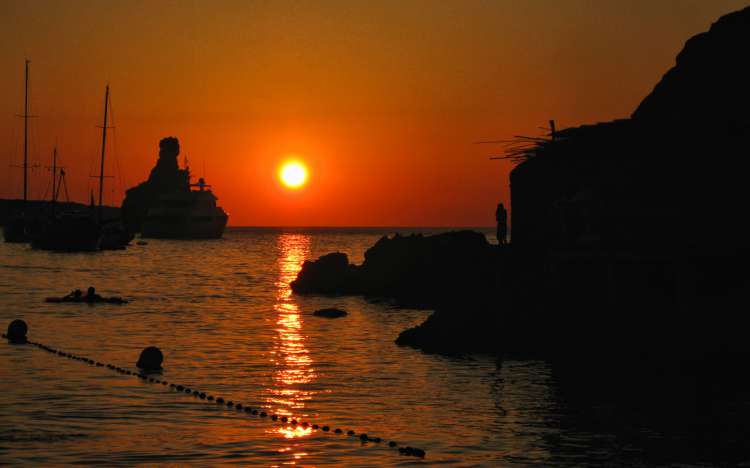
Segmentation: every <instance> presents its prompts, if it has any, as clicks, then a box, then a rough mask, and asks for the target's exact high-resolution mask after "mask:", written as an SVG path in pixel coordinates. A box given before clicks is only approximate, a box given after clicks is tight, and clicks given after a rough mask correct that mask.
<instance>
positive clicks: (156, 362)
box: [2, 320, 427, 458]
mask: <svg viewBox="0 0 750 468" xmlns="http://www.w3.org/2000/svg"><path fill="white" fill-rule="evenodd" d="M27 332H28V326H27V325H26V322H24V321H23V320H14V321H12V322H11V323H10V325H9V326H8V333H7V334H5V333H3V335H2V336H3V338H5V339H7V340H8V341H9V342H10V343H12V344H29V345H32V346H36V347H37V348H39V349H41V350H43V351H46V352H48V353H51V354H53V355H55V356H58V357H64V358H67V359H71V360H74V361H79V362H83V363H84V364H88V365H90V366H94V367H102V368H106V369H108V370H111V371H114V372H117V373H118V374H121V375H129V376H134V377H136V378H138V379H140V380H142V381H144V382H148V383H153V384H158V385H162V386H164V387H167V388H169V389H171V390H174V391H176V392H178V393H184V394H186V395H191V396H193V397H194V398H198V399H200V400H202V401H206V402H209V403H210V402H213V403H215V404H217V405H222V406H225V407H226V408H229V409H234V410H236V411H237V412H244V413H245V414H246V415H252V416H257V417H259V418H261V419H267V420H270V421H272V422H274V423H279V424H280V425H287V424H288V425H291V426H292V427H294V428H297V427H302V428H303V429H307V428H311V429H312V430H316V431H317V430H320V431H323V432H326V433H331V434H337V435H341V434H344V433H345V434H346V435H347V436H349V437H356V438H358V439H359V440H360V441H361V442H362V443H363V444H364V443H366V442H372V443H375V444H381V443H384V442H385V441H384V440H383V439H381V438H380V437H371V436H370V435H368V434H367V433H364V432H363V433H360V434H357V433H356V432H355V431H353V430H345V429H341V428H331V426H327V425H319V424H313V423H311V422H309V421H303V420H301V419H296V418H291V417H289V416H284V415H280V414H276V413H268V412H266V411H263V409H262V408H254V407H252V406H247V405H243V404H242V403H238V402H234V401H232V400H225V399H224V398H223V397H216V396H214V395H211V394H209V393H206V392H201V391H199V390H196V389H194V388H191V387H188V386H186V385H181V384H176V383H174V382H168V381H166V380H163V379H158V378H155V377H154V376H153V374H151V373H149V372H146V371H144V370H141V371H140V372H133V371H131V370H129V369H126V368H123V367H119V366H115V365H114V364H110V363H105V362H101V361H97V360H94V359H91V358H89V357H86V356H78V355H75V354H72V353H68V352H66V351H63V350H61V349H57V348H53V347H51V346H48V345H45V344H42V343H39V342H35V341H30V340H28V339H27V338H26V333H27ZM157 353H158V354H157ZM161 362H162V355H161V351H159V349H158V348H156V347H152V346H151V347H148V348H146V349H144V350H143V352H142V353H141V357H140V358H139V360H138V364H139V366H140V364H141V363H144V364H150V365H147V367H151V368H155V369H160V366H161ZM386 445H387V446H388V447H390V448H392V449H398V452H399V453H400V454H401V455H407V456H413V457H417V458H424V457H425V456H426V455H427V453H426V452H425V451H424V450H422V449H420V448H416V447H411V446H408V445H407V446H402V445H400V444H399V443H398V442H396V441H394V440H391V441H388V442H386Z"/></svg>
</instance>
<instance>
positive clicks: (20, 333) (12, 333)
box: [5, 319, 29, 344]
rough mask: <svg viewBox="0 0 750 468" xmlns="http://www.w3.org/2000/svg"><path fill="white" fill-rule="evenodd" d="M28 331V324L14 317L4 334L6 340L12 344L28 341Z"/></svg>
mask: <svg viewBox="0 0 750 468" xmlns="http://www.w3.org/2000/svg"><path fill="white" fill-rule="evenodd" d="M28 332H29V326H28V325H26V322H24V321H23V320H21V319H15V320H13V321H12V322H10V324H9V325H8V332H7V334H6V335H5V336H6V338H7V339H8V341H10V342H11V343H13V344H23V343H26V342H28V339H27V338H26V333H28Z"/></svg>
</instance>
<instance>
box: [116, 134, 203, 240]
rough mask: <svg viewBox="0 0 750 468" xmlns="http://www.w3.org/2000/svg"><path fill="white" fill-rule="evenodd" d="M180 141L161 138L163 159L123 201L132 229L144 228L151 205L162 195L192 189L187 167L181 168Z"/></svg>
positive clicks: (127, 224)
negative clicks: (179, 159) (179, 157)
mask: <svg viewBox="0 0 750 468" xmlns="http://www.w3.org/2000/svg"><path fill="white" fill-rule="evenodd" d="M179 155H180V142H179V141H178V140H177V138H175V137H167V138H163V139H162V140H161V141H160V142H159V159H158V160H157V161H156V166H154V168H153V169H151V174H150V175H149V177H148V180H147V181H145V182H142V183H140V184H138V185H137V186H135V187H133V188H131V189H129V190H128V191H127V192H126V194H125V200H123V202H122V217H123V221H124V223H125V226H126V227H127V228H128V230H130V231H131V232H140V231H141V227H142V225H143V220H144V218H145V217H146V213H147V212H148V209H149V208H150V207H151V206H152V205H153V204H154V203H155V202H156V200H158V198H159V197H160V196H161V195H164V194H169V193H174V192H177V191H189V190H190V176H189V172H188V171H187V169H180V167H179V163H178V160H177V158H178V156H179Z"/></svg>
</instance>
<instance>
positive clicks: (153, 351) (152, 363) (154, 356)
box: [135, 346, 164, 371]
mask: <svg viewBox="0 0 750 468" xmlns="http://www.w3.org/2000/svg"><path fill="white" fill-rule="evenodd" d="M163 362H164V355H163V354H162V353H161V350H160V349H159V348H157V347H156V346H149V347H148V348H145V349H144V350H143V351H141V355H140V357H139V358H138V362H137V363H136V364H135V365H136V366H137V367H139V368H140V369H144V370H149V371H159V370H161V365H162V363H163Z"/></svg>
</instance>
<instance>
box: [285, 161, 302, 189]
mask: <svg viewBox="0 0 750 468" xmlns="http://www.w3.org/2000/svg"><path fill="white" fill-rule="evenodd" d="M279 179H280V180H281V183H282V184H284V186H286V187H288V188H291V189H297V188H300V187H302V186H303V185H305V182H307V168H306V167H305V165H304V164H302V163H301V162H299V161H289V162H286V163H284V165H282V166H281V169H280V170H279Z"/></svg>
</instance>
